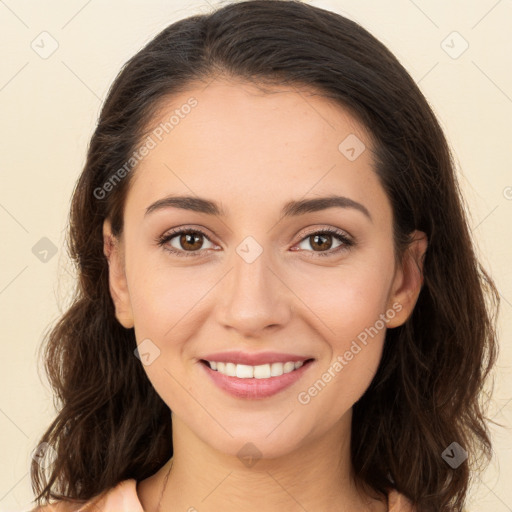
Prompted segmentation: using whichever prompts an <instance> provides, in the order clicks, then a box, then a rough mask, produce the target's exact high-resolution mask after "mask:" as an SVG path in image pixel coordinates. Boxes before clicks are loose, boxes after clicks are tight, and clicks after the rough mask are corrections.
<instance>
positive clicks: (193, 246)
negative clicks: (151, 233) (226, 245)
mask: <svg viewBox="0 0 512 512" xmlns="http://www.w3.org/2000/svg"><path fill="white" fill-rule="evenodd" d="M205 240H206V241H207V243H209V244H211V246H210V247H206V248H205V247H204V243H205ZM158 245H160V246H162V247H163V248H164V249H165V250H166V251H168V252H171V253H173V254H176V255H177V256H196V255H197V256H198V255H199V254H200V253H202V252H203V249H204V250H206V249H209V248H213V247H215V245H214V244H213V243H212V242H211V241H210V239H209V238H208V237H207V236H206V234H205V233H203V232H202V231H199V230H195V229H181V230H176V231H173V232H171V233H168V234H166V235H164V236H162V237H161V238H160V239H159V240H158ZM195 253H198V254H195Z"/></svg>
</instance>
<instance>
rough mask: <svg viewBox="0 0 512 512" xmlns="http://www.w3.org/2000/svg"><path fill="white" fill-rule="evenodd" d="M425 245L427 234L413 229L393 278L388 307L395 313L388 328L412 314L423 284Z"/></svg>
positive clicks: (400, 322)
mask: <svg viewBox="0 0 512 512" xmlns="http://www.w3.org/2000/svg"><path fill="white" fill-rule="evenodd" d="M427 246H428V239H427V235H425V233H423V231H414V233H413V237H412V242H411V243H410V245H409V246H408V248H407V249H406V250H405V252H404V255H403V258H402V261H401V263H400V265H399V267H398V268H397V271H396V273H395V277H394V279H393V284H392V288H391V294H390V298H389V303H388V308H391V307H393V310H394V311H395V312H396V315H395V316H394V317H393V318H392V319H390V320H389V322H388V323H387V327H389V328H392V327H398V326H399V325H402V324H403V323H405V321H406V320H407V319H408V318H409V316H410V315H411V314H412V311H413V309H414V306H415V305H416V301H417V300H418V296H419V294H420V291H421V287H422V285H423V261H424V259H425V254H426V251H427ZM393 305H394V306H393Z"/></svg>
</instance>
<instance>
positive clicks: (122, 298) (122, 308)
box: [103, 219, 134, 329]
mask: <svg viewBox="0 0 512 512" xmlns="http://www.w3.org/2000/svg"><path fill="white" fill-rule="evenodd" d="M103 253H104V254H105V256H106V258H107V261H108V273H109V289H110V295H111V297H112V301H113V302H114V305H115V308H116V318H117V320H118V321H119V323H120V324H121V325H122V326H123V327H125V328H126V329H130V328H131V327H133V325H134V322H133V312H132V307H131V303H130V294H129V292H128V284H127V281H126V274H125V270H124V254H123V249H122V247H121V244H120V242H119V240H118V239H117V238H116V237H115V236H114V235H113V234H112V227H111V224H110V221H109V220H108V219H106V220H105V221H104V222H103Z"/></svg>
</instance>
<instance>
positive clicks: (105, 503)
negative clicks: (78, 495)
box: [30, 478, 144, 512]
mask: <svg viewBox="0 0 512 512" xmlns="http://www.w3.org/2000/svg"><path fill="white" fill-rule="evenodd" d="M136 486H137V481H136V480H135V479H133V478H130V479H128V480H123V481H122V482H119V483H118V484H117V485H116V486H115V487H112V488H111V489H109V490H107V491H104V492H103V493H101V494H99V495H98V496H96V497H94V498H92V499H90V500H89V501H87V502H86V503H82V504H77V503H73V502H71V501H59V502H57V503H52V504H50V505H46V506H43V507H39V508H35V509H33V510H31V511H30V512H89V511H91V512H92V511H94V512H144V510H143V508H142V505H141V503H140V501H139V498H138V496H137V487H136Z"/></svg>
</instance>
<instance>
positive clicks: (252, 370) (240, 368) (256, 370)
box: [200, 358, 314, 379]
mask: <svg viewBox="0 0 512 512" xmlns="http://www.w3.org/2000/svg"><path fill="white" fill-rule="evenodd" d="M312 361H314V359H313V358H310V359H306V360H304V361H286V362H284V363H281V362H276V363H267V364H261V365H255V366H253V365H248V364H234V363H231V362H221V361H208V360H206V359H200V362H201V363H202V364H203V365H205V366H207V367H208V368H210V370H212V371H215V372H219V373H221V374H222V375H225V376H227V377H237V378H239V379H271V378H273V377H280V376H281V375H285V374H287V373H291V372H294V371H296V370H298V369H299V368H301V367H302V366H305V365H308V364H310V363H311V362H312Z"/></svg>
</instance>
